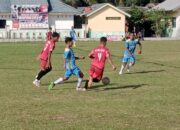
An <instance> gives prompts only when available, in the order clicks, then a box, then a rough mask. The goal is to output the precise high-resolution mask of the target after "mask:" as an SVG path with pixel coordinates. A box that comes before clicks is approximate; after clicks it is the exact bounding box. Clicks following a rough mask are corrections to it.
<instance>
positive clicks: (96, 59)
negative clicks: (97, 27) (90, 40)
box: [85, 37, 116, 89]
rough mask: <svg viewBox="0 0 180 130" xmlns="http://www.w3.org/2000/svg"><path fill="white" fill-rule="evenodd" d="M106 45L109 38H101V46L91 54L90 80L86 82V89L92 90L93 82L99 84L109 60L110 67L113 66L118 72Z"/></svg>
mask: <svg viewBox="0 0 180 130" xmlns="http://www.w3.org/2000/svg"><path fill="white" fill-rule="evenodd" d="M106 44H107V38H106V37H101V39H100V45H99V46H98V47H97V48H95V49H93V50H92V51H91V52H90V54H89V58H91V59H92V61H91V67H90V70H89V80H88V81H87V82H86V85H85V88H86V89H88V88H91V87H92V84H93V82H95V83H98V82H100V81H101V79H102V77H103V72H104V67H105V63H106V60H108V62H109V63H110V65H112V68H113V70H116V67H115V66H114V64H113V62H112V60H111V57H110V52H109V49H108V48H107V47H106Z"/></svg>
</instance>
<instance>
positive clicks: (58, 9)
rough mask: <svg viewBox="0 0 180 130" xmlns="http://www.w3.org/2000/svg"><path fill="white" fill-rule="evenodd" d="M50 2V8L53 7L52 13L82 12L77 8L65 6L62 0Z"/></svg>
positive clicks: (51, 0)
mask: <svg viewBox="0 0 180 130" xmlns="http://www.w3.org/2000/svg"><path fill="white" fill-rule="evenodd" d="M49 1H50V2H49V6H51V7H50V8H51V9H50V13H65V14H80V12H79V11H78V10H77V9H76V8H74V7H72V6H70V5H68V4H65V3H64V2H62V1H61V0H49Z"/></svg>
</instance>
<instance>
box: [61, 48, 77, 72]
mask: <svg viewBox="0 0 180 130" xmlns="http://www.w3.org/2000/svg"><path fill="white" fill-rule="evenodd" d="M64 58H65V60H66V62H65V66H66V69H68V70H72V69H74V68H76V67H77V66H76V65H75V61H76V59H75V56H74V52H73V50H72V49H71V48H65V51H64Z"/></svg>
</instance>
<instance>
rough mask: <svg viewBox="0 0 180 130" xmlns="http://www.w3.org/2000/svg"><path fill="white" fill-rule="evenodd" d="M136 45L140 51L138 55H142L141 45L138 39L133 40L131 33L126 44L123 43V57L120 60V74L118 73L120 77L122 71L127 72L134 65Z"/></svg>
mask: <svg viewBox="0 0 180 130" xmlns="http://www.w3.org/2000/svg"><path fill="white" fill-rule="evenodd" d="M137 44H138V45H139V49H140V51H139V52H138V53H139V54H141V53H142V45H141V43H140V42H139V40H138V39H135V36H134V34H133V33H131V34H130V39H128V40H126V42H125V48H126V50H125V51H124V56H123V59H122V62H123V64H122V66H121V69H120V72H119V74H120V75H122V74H123V71H124V70H125V69H126V70H127V71H128V72H129V71H130V68H131V67H132V66H134V65H135V61H136V59H135V54H134V53H135V50H136V45H137Z"/></svg>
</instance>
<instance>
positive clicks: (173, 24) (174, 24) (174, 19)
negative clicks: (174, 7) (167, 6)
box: [172, 17, 176, 28]
mask: <svg viewBox="0 0 180 130" xmlns="http://www.w3.org/2000/svg"><path fill="white" fill-rule="evenodd" d="M172 27H173V28H175V27H176V17H173V18H172Z"/></svg>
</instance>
